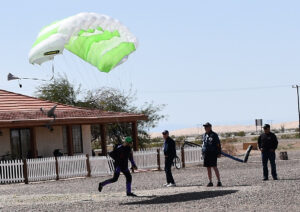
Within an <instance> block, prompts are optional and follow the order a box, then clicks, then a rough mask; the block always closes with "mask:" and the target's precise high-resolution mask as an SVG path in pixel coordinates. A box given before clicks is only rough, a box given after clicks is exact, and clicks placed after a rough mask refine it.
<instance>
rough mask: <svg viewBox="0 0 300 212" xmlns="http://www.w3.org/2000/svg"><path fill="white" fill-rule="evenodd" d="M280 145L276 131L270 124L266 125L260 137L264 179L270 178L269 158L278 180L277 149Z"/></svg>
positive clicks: (259, 145)
mask: <svg viewBox="0 0 300 212" xmlns="http://www.w3.org/2000/svg"><path fill="white" fill-rule="evenodd" d="M277 146H278V140H277V137H276V135H275V134H274V133H272V132H271V131H270V125H269V124H265V125H264V133H263V134H261V135H260V136H259V137H258V147H259V149H260V151H261V157H262V164H263V173H264V180H268V179H269V170H268V160H270V163H271V172H272V177H273V179H274V180H277V172H276V164H275V158H276V155H275V150H276V149H277Z"/></svg>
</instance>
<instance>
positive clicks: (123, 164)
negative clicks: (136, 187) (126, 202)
mask: <svg viewBox="0 0 300 212" xmlns="http://www.w3.org/2000/svg"><path fill="white" fill-rule="evenodd" d="M131 145H132V138H131V137H126V138H125V142H124V143H123V144H120V145H118V146H117V147H116V148H115V149H114V150H113V151H112V152H111V153H110V154H109V155H110V156H111V157H112V158H113V159H114V161H115V162H114V165H115V172H114V176H113V178H111V179H108V180H105V181H103V182H100V183H99V187H98V190H99V192H101V191H102V189H103V187H104V186H105V185H107V184H110V183H115V182H117V181H118V179H119V176H120V172H122V173H123V174H124V176H125V177H126V192H127V196H136V195H135V194H134V193H132V192H131V182H132V176H131V174H130V171H129V169H128V160H129V161H130V162H131V164H132V167H133V168H134V169H137V166H136V165H135V162H134V160H133V156H132V151H131Z"/></svg>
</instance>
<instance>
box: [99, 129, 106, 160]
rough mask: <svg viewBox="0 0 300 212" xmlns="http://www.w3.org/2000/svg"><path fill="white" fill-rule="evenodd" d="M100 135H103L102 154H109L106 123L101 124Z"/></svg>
mask: <svg viewBox="0 0 300 212" xmlns="http://www.w3.org/2000/svg"><path fill="white" fill-rule="evenodd" d="M100 135H101V149H102V153H101V155H102V156H106V155H107V141H106V126H105V125H104V124H100Z"/></svg>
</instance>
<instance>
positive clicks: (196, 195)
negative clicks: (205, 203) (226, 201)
mask: <svg viewBox="0 0 300 212" xmlns="http://www.w3.org/2000/svg"><path fill="white" fill-rule="evenodd" d="M237 191H238V190H215V191H201V192H188V193H180V194H173V195H166V196H157V197H155V198H153V199H148V200H141V201H135V202H128V203H123V204H121V205H147V204H167V203H173V202H177V203H178V202H187V201H193V200H201V199H207V198H214V197H219V196H225V195H228V194H233V193H236V192H237Z"/></svg>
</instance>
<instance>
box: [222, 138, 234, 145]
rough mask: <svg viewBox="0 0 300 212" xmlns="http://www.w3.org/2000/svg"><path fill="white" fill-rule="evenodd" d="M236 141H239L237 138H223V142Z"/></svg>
mask: <svg viewBox="0 0 300 212" xmlns="http://www.w3.org/2000/svg"><path fill="white" fill-rule="evenodd" d="M235 142H238V139H236V138H225V139H222V140H221V143H222V144H223V143H235Z"/></svg>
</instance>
